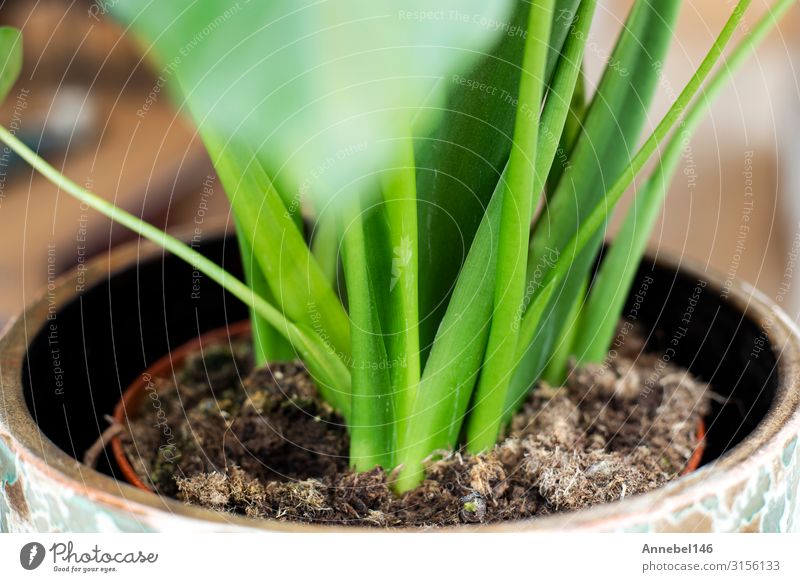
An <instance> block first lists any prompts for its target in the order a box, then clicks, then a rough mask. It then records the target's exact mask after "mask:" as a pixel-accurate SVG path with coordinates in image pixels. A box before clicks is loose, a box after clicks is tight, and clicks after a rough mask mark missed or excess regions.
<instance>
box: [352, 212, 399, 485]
mask: <svg viewBox="0 0 800 582" xmlns="http://www.w3.org/2000/svg"><path fill="white" fill-rule="evenodd" d="M359 199H360V197H356V199H355V201H353V202H348V203H346V205H347V209H346V211H345V221H344V224H343V232H344V237H343V243H342V263H343V265H344V276H345V282H346V284H347V297H348V305H349V307H350V321H351V330H350V338H351V342H352V346H351V349H352V354H353V360H352V366H351V369H352V377H353V380H352V387H351V393H352V407H351V408H352V415H351V419H350V423H349V426H348V428H349V431H350V465H351V466H352V467H353V468H354V469H355V470H356V471H369V470H370V469H372V468H374V467H375V466H382V467H386V468H389V467H392V466H393V453H394V442H395V438H394V437H395V433H394V431H395V426H394V418H395V415H394V403H393V399H392V382H391V378H390V375H389V366H388V356H387V352H386V346H385V343H384V334H383V331H382V328H381V318H380V311H379V309H380V305H382V304H384V302H385V296H386V291H387V290H382V289H381V281H380V276H381V274H383V273H382V271H383V270H382V269H381V268H380V267H381V265H382V263H381V262H380V261H381V259H382V257H381V256H380V255H381V254H382V253H381V251H385V250H386V247H385V246H384V245H379V244H378V241H377V240H376V238H377V237H375V236H366V235H365V228H366V226H367V225H368V224H369V223H370V222H371V221H374V220H380V219H381V218H382V217H381V216H378V217H377V218H376V217H370V216H369V215H374V214H375V213H376V212H377V213H379V212H380V211H381V209H380V208H378V209H377V210H376V209H369V210H362V208H361V204H360V203H359ZM368 213H369V214H368ZM365 215H367V217H366V218H365ZM373 232H374V231H373ZM368 240H369V246H368V245H367V241H368Z"/></svg>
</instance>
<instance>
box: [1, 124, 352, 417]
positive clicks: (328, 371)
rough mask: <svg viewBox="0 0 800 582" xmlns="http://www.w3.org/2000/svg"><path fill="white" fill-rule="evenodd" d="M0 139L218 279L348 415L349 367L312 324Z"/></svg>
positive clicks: (9, 139) (67, 188)
mask: <svg viewBox="0 0 800 582" xmlns="http://www.w3.org/2000/svg"><path fill="white" fill-rule="evenodd" d="M0 140H2V141H3V142H5V144H6V145H8V147H10V148H11V149H12V150H14V151H15V152H16V153H17V154H18V155H19V156H20V157H21V158H22V159H24V160H25V161H26V162H28V163H29V164H30V165H31V166H32V167H33V168H34V169H35V170H37V171H38V172H39V173H40V174H42V175H43V176H44V177H45V178H47V179H48V180H50V181H51V182H52V183H53V184H55V185H56V186H58V187H59V188H60V189H61V190H63V191H64V192H66V193H67V194H69V195H70V196H72V197H73V198H75V199H76V200H78V201H80V202H83V203H84V204H86V205H87V206H89V207H90V208H93V209H94V210H96V211H98V212H100V213H101V214H103V215H104V216H107V217H108V218H110V219H111V220H113V221H114V222H117V223H119V224H121V225H122V226H124V227H126V228H129V229H130V230H132V231H133V232H135V233H137V234H139V235H140V236H142V237H144V238H146V239H148V240H150V241H153V242H154V243H156V244H157V245H159V246H161V247H162V248H164V249H165V250H167V251H169V252H171V253H172V254H174V255H175V256H177V257H179V258H180V259H183V260H184V261H186V262H187V263H189V264H190V265H192V266H193V267H194V268H196V269H197V270H198V271H200V272H201V273H203V274H204V275H206V276H207V277H208V278H209V279H211V280H212V281H214V282H216V283H218V284H219V285H220V286H221V287H223V288H224V289H225V290H226V291H228V292H229V293H230V294H231V295H233V296H234V297H236V298H237V299H239V300H240V301H241V302H242V303H244V304H245V305H247V306H248V307H250V308H252V309H253V310H255V311H256V312H257V313H258V314H259V315H260V316H261V317H263V318H264V319H265V320H266V321H267V323H269V324H270V325H271V326H272V327H274V328H275V329H276V330H279V331H280V332H281V333H283V334H284V337H285V338H286V339H287V340H289V342H291V344H292V345H293V346H294V347H295V349H296V350H297V352H298V354H299V356H300V357H301V358H302V359H303V361H304V362H305V363H306V365H307V366H308V369H309V372H310V373H311V374H312V376H314V379H315V380H316V382H317V386H318V388H319V390H320V393H321V394H322V397H323V398H325V400H326V401H328V402H329V403H331V405H332V406H333V407H334V408H336V409H337V410H339V411H340V412H342V414H343V415H344V416H345V417H347V416H349V414H350V401H349V396H350V394H349V393H350V373H349V372H348V370H347V368H346V367H345V366H344V364H343V363H342V362H341V360H339V358H338V357H336V356H335V355H334V354H331V353H330V351H329V350H328V348H327V346H326V345H325V344H324V343H323V342H322V341H321V340H320V339H319V337H317V335H316V334H315V333H314V332H313V330H311V329H310V328H309V327H307V326H305V325H301V324H294V323H292V322H291V321H289V320H288V319H287V318H286V317H285V316H284V315H283V314H282V313H281V312H280V311H278V310H277V309H275V307H273V306H272V305H270V304H269V303H267V301H265V300H264V298H263V297H259V296H258V295H255V294H254V293H253V291H252V290H251V289H250V288H249V287H248V286H247V285H245V284H244V283H243V282H242V281H240V280H239V279H237V278H236V277H234V276H233V275H231V274H230V273H228V272H227V271H226V270H225V269H223V268H222V267H220V266H219V265H217V264H216V263H214V262H213V261H211V260H209V259H208V258H207V257H205V256H203V255H202V254H200V253H199V252H197V251H196V250H194V249H193V248H192V247H190V246H189V245H187V244H185V243H183V242H181V241H180V240H178V239H176V238H175V237H173V236H170V235H169V234H167V233H165V232H163V231H162V230H159V229H158V228H156V227H154V226H153V225H151V224H148V223H146V222H144V221H143V220H141V219H140V218H137V217H136V216H134V215H132V214H130V213H129V212H126V211H124V210H122V209H121V208H118V207H116V206H115V205H114V204H112V203H111V202H108V201H107V200H104V199H103V198H100V197H99V196H97V195H96V194H93V193H91V192H89V191H88V190H85V189H83V188H81V187H80V186H78V185H77V184H76V183H75V182H73V181H72V180H70V179H69V178H67V177H66V176H64V175H63V174H61V173H60V172H59V171H58V170H56V169H55V168H54V167H53V166H51V165H50V164H48V163H47V162H46V161H45V160H44V159H42V158H41V157H39V156H38V155H37V154H36V153H35V152H34V151H33V150H31V149H30V148H28V147H27V146H26V145H25V144H24V143H22V142H21V141H20V140H19V139H17V138H16V137H15V136H14V135H13V134H12V133H11V132H9V131H8V130H7V129H6V128H5V127H2V126H0Z"/></svg>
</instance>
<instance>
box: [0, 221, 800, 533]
mask: <svg viewBox="0 0 800 582" xmlns="http://www.w3.org/2000/svg"><path fill="white" fill-rule="evenodd" d="M218 234H219V233H217V235H218ZM204 238H205V237H204ZM193 243H195V244H196V243H197V241H196V240H195V239H194V238H193ZM201 249H202V250H203V252H205V253H206V254H207V255H208V256H210V257H211V258H213V259H214V260H217V261H218V262H220V263H222V264H223V265H224V266H225V267H226V268H229V269H231V270H233V271H237V270H238V259H237V256H236V245H235V243H234V241H233V240H230V241H229V242H226V239H225V238H218V236H211V235H210V236H209V237H207V240H206V241H205V242H204V243H203V245H202V247H201ZM722 281H724V279H722V278H720V277H718V276H716V275H709V274H708V273H706V272H703V271H702V270H700V269H698V268H697V267H691V268H687V267H686V265H685V261H684V262H681V264H680V266H679V265H678V263H677V262H675V261H670V260H668V259H664V258H663V257H659V259H658V260H657V261H653V260H650V259H648V260H646V261H645V262H644V263H643V265H642V267H641V269H640V273H639V275H638V280H637V282H636V283H635V284H634V287H633V289H634V292H633V293H632V296H631V300H630V302H629V305H628V307H627V308H626V313H628V314H629V315H633V314H635V318H636V319H637V320H639V321H640V322H641V323H643V324H644V325H645V326H646V327H647V328H648V329H651V330H652V333H651V334H650V337H649V338H648V342H649V343H650V344H651V347H652V348H653V349H657V350H659V353H661V352H663V353H664V354H665V358H666V357H667V355H669V359H674V360H675V361H676V362H678V363H680V364H682V365H686V366H688V367H689V368H690V369H691V370H692V371H693V372H694V373H695V374H697V375H698V376H700V377H701V378H702V379H704V380H706V381H710V382H712V383H713V385H714V388H715V390H716V391H717V392H718V393H720V394H721V396H723V398H722V400H723V401H724V402H723V404H719V403H717V404H716V405H715V410H714V412H713V414H712V415H711V416H712V417H711V418H709V419H707V430H708V433H707V435H708V437H707V439H708V440H707V445H708V446H707V451H706V459H705V464H704V465H703V466H702V467H701V468H700V469H698V470H697V471H695V472H693V473H692V474H690V475H687V476H685V477H682V478H680V479H677V480H675V481H674V482H672V483H670V484H669V485H667V486H666V487H663V488H661V489H659V490H656V491H653V492H650V493H647V494H644V495H640V496H634V497H630V498H627V499H623V500H620V501H617V502H614V503H609V504H606V505H602V506H598V507H594V508H591V509H588V510H583V511H579V512H574V513H564V514H557V515H552V516H547V517H543V518H538V519H534V520H526V521H519V522H506V523H500V524H493V525H488V526H480V525H472V526H462V527H460V528H459V530H461V531H472V530H477V529H480V530H491V531H713V530H716V531H800V501H798V495H797V493H796V491H797V489H798V485H800V448H798V447H797V439H798V432H800V390H798V379H799V378H800V374H799V372H800V361H799V360H800V341H799V340H798V337H800V336H798V330H797V329H796V327H795V326H794V324H793V323H792V322H791V320H790V319H789V318H788V317H786V316H785V315H784V314H783V313H782V312H781V311H780V310H779V309H778V308H777V307H776V306H775V305H774V304H772V303H770V302H769V301H768V300H767V299H766V298H765V297H764V296H763V295H762V294H760V293H758V292H757V291H755V290H753V289H752V288H751V287H749V286H747V285H744V284H733V285H730V284H724V283H723V282H722ZM645 295H646V297H644V296H645ZM245 316H246V310H245V309H244V308H243V307H242V306H241V305H239V304H238V303H237V302H235V301H232V300H231V299H230V298H229V297H227V296H226V295H225V294H224V292H222V291H221V290H220V289H219V288H218V287H216V286H215V285H213V284H212V283H210V282H209V281H207V280H205V279H204V278H203V277H202V276H200V275H199V274H198V273H196V272H195V271H193V270H192V268H191V267H190V266H188V265H184V264H183V263H181V262H180V261H179V260H178V259H176V258H174V257H171V256H165V255H164V254H163V252H162V251H161V250H160V249H156V248H154V247H151V246H149V245H143V244H142V245H129V246H126V247H123V248H121V249H119V250H117V251H115V252H113V253H112V254H111V255H110V257H109V258H104V259H101V260H98V261H95V262H92V263H90V264H89V265H88V266H87V267H85V268H83V269H81V270H80V271H76V272H73V273H71V274H69V275H67V276H65V277H63V278H61V279H59V280H57V281H54V282H52V284H51V285H49V286H48V290H47V292H46V293H45V294H44V295H43V296H42V297H41V298H40V299H39V300H38V301H35V302H34V303H33V304H31V305H30V307H29V308H28V309H27V310H26V311H25V312H24V313H23V314H22V315H20V317H19V318H18V319H16V320H15V321H14V322H12V323H11V324H9V325H8V326H7V327H6V329H5V332H4V335H3V337H2V339H0V399H1V400H0V402H2V406H0V529H2V530H5V531H73V532H78V531H179V530H189V531H204V530H206V531H207V530H216V531H223V530H224V531H256V530H275V531H336V530H344V531H354V529H356V528H337V527H333V526H322V525H305V524H290V523H281V522H275V521H271V520H259V521H255V520H249V519H247V518H244V517H238V516H231V515H228V514H224V515H223V514H219V513H216V512H212V511H209V510H205V509H201V508H197V507H190V506H187V505H185V504H183V503H181V502H179V501H176V500H172V499H164V498H160V497H158V496H156V495H153V494H151V493H147V492H144V491H141V490H138V489H136V488H134V487H132V486H130V485H128V484H126V483H124V482H123V481H122V480H121V479H119V480H118V479H115V478H113V477H112V475H114V474H117V475H119V469H118V468H117V467H114V466H113V464H111V463H110V462H109V458H104V459H101V461H102V462H101V466H100V467H99V468H98V470H94V469H90V468H88V467H86V466H85V465H83V464H81V463H80V462H78V461H77V460H76V458H77V457H80V456H81V454H82V452H83V450H85V448H87V447H88V445H89V444H91V442H92V441H93V440H94V439H96V438H97V436H98V435H99V433H100V431H102V429H103V428H104V427H105V423H104V422H103V421H102V420H98V419H102V416H103V414H110V413H111V411H112V409H113V406H114V403H115V402H117V401H118V400H119V399H120V397H121V394H122V391H123V389H124V388H125V387H126V386H128V385H129V384H130V383H131V382H132V381H133V380H134V379H135V378H136V376H137V375H138V374H140V373H141V371H142V370H145V369H146V368H147V367H148V366H149V365H150V364H151V363H152V362H154V361H155V360H157V359H158V358H159V357H162V356H163V355H164V354H165V353H167V352H168V351H169V350H170V349H171V348H174V347H175V346H178V345H180V344H182V343H184V342H185V341H187V340H188V339H190V338H192V337H196V336H198V335H200V334H201V333H203V332H204V331H207V330H210V329H213V328H215V327H219V326H221V325H223V324H224V323H225V321H237V320H239V319H242V318H243V317H245ZM717 400H720V399H717ZM34 419H35V420H34ZM369 531H373V532H374V531H375V530H374V529H370V530H369Z"/></svg>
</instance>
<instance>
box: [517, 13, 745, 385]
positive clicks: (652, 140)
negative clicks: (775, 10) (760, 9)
mask: <svg viewBox="0 0 800 582" xmlns="http://www.w3.org/2000/svg"><path fill="white" fill-rule="evenodd" d="M750 2H751V0H739V2H738V3H737V5H736V7H735V8H734V9H733V13H732V14H731V16H730V18H728V21H727V22H726V23H725V26H724V27H723V29H722V31H721V32H720V34H719V36H718V37H717V38H716V40H715V41H714V43H713V45H712V46H711V49H709V51H708V53H707V54H706V56H705V58H704V59H703V62H702V63H701V64H700V66H699V67H698V69H697V71H695V73H694V75H692V78H691V79H689V82H688V83H687V84H686V87H684V89H683V91H681V94H680V95H679V96H678V98H677V99H676V101H675V102H674V103H673V104H672V106H671V107H670V108H669V110H668V111H667V113H666V114H665V115H664V117H663V118H662V119H661V121H660V122H659V123H658V125H657V126H656V128H655V130H654V131H653V133H651V134H650V136H649V137H648V138H647V139H646V140H645V142H644V143H643V144H642V146H641V147H640V148H639V150H638V151H637V152H636V155H635V156H633V158H632V159H631V161H630V163H629V164H628V165H627V166H626V168H625V169H624V171H623V172H622V174H621V175H620V177H619V179H617V181H616V182H614V185H613V186H612V187H611V188H610V189H609V190H608V192H607V193H606V194H605V196H603V199H602V200H600V201H598V202H597V203H596V204H595V206H594V207H593V208H592V209H591V211H590V212H589V213H588V215H587V216H586V219H585V220H584V221H583V223H582V224H581V225H580V228H579V229H578V231H577V233H575V235H574V236H573V237H572V239H570V241H569V242H568V243H567V245H566V247H565V249H564V252H563V253H561V254H560V255H559V257H558V259H557V260H556V261H555V264H554V265H553V266H552V268H550V269H549V270H548V272H547V275H546V276H545V278H544V281H543V285H544V287H545V288H546V287H547V286H548V285H550V284H553V283H555V284H556V285H560V284H561V282H562V281H564V280H565V279H566V278H567V277H568V275H569V273H570V271H571V270H573V267H574V260H575V257H577V256H578V255H579V254H580V253H582V252H584V251H585V249H586V248H587V246H589V245H590V244H592V243H593V241H594V240H595V239H596V237H597V234H598V232H601V227H602V226H603V225H604V224H605V221H606V220H607V218H608V214H609V212H610V211H611V209H613V208H614V207H615V206H616V204H617V203H618V202H619V200H620V198H622V195H623V194H624V193H625V191H626V190H627V188H628V187H629V186H630V185H631V183H632V182H633V180H634V178H635V177H636V175H637V174H638V173H639V172H640V171H641V170H642V168H643V167H644V165H645V164H646V163H647V161H648V160H649V159H650V157H651V156H652V155H653V154H654V153H655V152H656V151H657V150H658V148H659V147H660V146H661V144H662V143H663V142H664V141H665V139H666V138H667V136H668V134H669V133H670V131H671V130H672V129H673V128H674V127H675V126H676V124H677V123H678V121H679V120H680V119H681V116H682V115H683V114H684V112H685V111H686V110H687V108H688V106H689V104H690V103H691V101H692V100H693V99H694V97H695V96H696V95H697V94H698V92H699V91H700V88H701V86H702V84H703V82H704V81H705V80H706V78H707V77H708V75H709V74H710V72H711V70H712V69H713V68H714V65H715V64H716V63H717V61H718V60H719V59H720V57H721V55H722V51H723V50H724V48H725V46H726V45H727V44H728V42H729V41H730V39H731V36H732V35H733V32H734V31H735V29H736V27H737V26H738V25H739V22H741V19H742V16H743V14H744V12H745V10H746V9H747V7H748V6H749V4H750ZM536 302H537V299H536V298H534V303H536ZM529 312H531V313H526V314H525V316H524V318H523V321H522V329H521V333H520V336H521V344H522V345H524V344H525V343H527V342H529V341H533V339H534V337H535V335H536V330H537V329H538V328H539V325H538V323H539V322H540V321H541V313H539V312H538V311H532V310H529ZM526 340H527V341H526ZM515 374H516V375H519V369H518V370H517V372H516V373H515ZM521 384H522V383H520V385H521ZM510 394H512V393H510ZM523 394H524V390H520V392H519V393H518V395H517V396H518V397H521V396H522V395H523ZM512 395H513V394H512Z"/></svg>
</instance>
